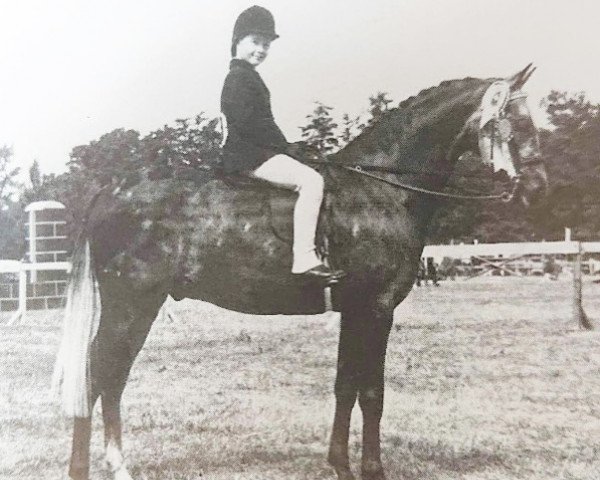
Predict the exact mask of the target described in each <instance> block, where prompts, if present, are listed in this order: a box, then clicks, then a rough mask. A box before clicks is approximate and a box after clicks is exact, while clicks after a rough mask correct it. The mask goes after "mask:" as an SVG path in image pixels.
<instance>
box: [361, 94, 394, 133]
mask: <svg viewBox="0 0 600 480" xmlns="http://www.w3.org/2000/svg"><path fill="white" fill-rule="evenodd" d="M392 102H393V100H392V99H391V98H388V93H387V92H377V93H376V94H375V95H372V96H370V97H369V115H370V116H371V117H370V118H369V119H368V120H367V123H368V125H372V124H373V123H375V122H377V121H378V120H379V119H380V118H381V116H382V115H383V114H384V113H385V112H387V111H388V110H389V104H390V103H392Z"/></svg>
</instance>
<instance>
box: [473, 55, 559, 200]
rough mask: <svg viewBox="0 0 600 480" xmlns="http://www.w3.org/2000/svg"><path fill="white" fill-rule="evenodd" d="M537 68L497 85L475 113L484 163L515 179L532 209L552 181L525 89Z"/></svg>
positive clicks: (522, 197) (499, 81) (489, 90)
mask: <svg viewBox="0 0 600 480" xmlns="http://www.w3.org/2000/svg"><path fill="white" fill-rule="evenodd" d="M534 70H535V68H531V64H530V65H528V66H527V67H525V69H523V70H522V71H520V72H518V73H517V74H516V75H514V76H512V77H510V78H507V79H504V80H497V81H495V82H493V83H492V84H491V85H490V87H489V88H488V89H487V90H486V92H485V94H484V96H483V99H482V101H481V107H480V108H479V109H478V111H477V112H476V113H475V115H474V118H473V119H472V121H473V120H474V121H475V122H476V125H477V126H478V129H477V130H478V137H479V150H480V154H481V157H482V160H483V161H484V162H487V163H491V164H492V165H493V166H494V170H495V171H498V170H505V171H506V173H508V175H510V176H511V177H513V178H515V180H516V182H517V186H516V188H515V195H514V196H515V197H517V198H520V199H521V200H522V202H523V203H524V204H525V205H526V206H528V205H529V204H531V203H532V202H534V201H536V200H537V199H539V198H541V197H542V196H543V195H544V194H545V193H546V191H547V187H548V178H547V175H546V168H545V165H544V163H543V161H542V157H541V153H540V143H539V138H538V132H537V129H536V127H535V125H534V123H533V119H532V118H531V113H530V111H529V108H528V106H527V95H526V94H525V93H524V92H523V91H522V90H521V87H522V86H523V85H524V84H525V82H526V81H527V80H528V79H529V77H530V76H531V74H532V73H533V71H534Z"/></svg>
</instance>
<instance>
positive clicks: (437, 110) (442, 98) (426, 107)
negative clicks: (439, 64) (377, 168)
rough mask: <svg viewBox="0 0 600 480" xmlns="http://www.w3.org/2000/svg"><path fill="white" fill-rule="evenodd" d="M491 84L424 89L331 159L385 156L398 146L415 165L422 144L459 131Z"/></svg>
mask: <svg viewBox="0 0 600 480" xmlns="http://www.w3.org/2000/svg"><path fill="white" fill-rule="evenodd" d="M494 80H495V79H485V80H482V79H477V78H471V77H467V78H463V79H459V80H446V81H443V82H442V83H440V84H439V85H438V86H436V87H430V88H427V89H424V90H422V91H421V92H419V93H418V94H417V95H415V96H412V97H409V98H407V99H406V100H403V101H402V102H400V103H399V105H398V106H397V107H395V108H392V109H390V110H388V111H386V112H384V113H383V114H382V116H381V117H380V118H379V119H378V121H376V122H374V123H373V124H371V125H368V126H367V127H366V128H365V129H364V130H363V131H362V132H361V134H360V135H358V136H357V137H356V138H354V139H353V140H352V141H351V142H350V143H348V145H346V146H345V147H344V148H343V149H341V150H340V151H338V152H337V153H335V154H334V155H333V157H335V159H336V160H338V161H344V159H347V158H353V159H356V158H358V157H361V156H363V155H365V154H367V155H369V154H376V153H378V152H382V151H383V152H388V153H389V151H390V149H391V147H392V145H394V144H398V143H400V145H401V148H402V150H404V151H405V153H411V155H409V156H406V157H407V158H408V157H410V158H412V159H413V160H414V161H416V162H418V161H419V158H418V157H419V155H418V151H420V150H421V151H422V150H423V149H424V148H425V143H428V144H429V145H430V146H431V140H432V136H433V135H435V134H441V135H443V134H444V133H448V132H456V133H458V132H459V131H460V129H461V128H462V126H463V125H464V122H465V120H466V117H468V116H469V115H470V114H471V113H472V112H473V111H474V109H475V108H477V106H478V105H479V102H480V101H481V98H482V96H483V94H484V93H485V90H486V88H487V87H488V86H489V85H490V84H491V83H492V82H493V81H494ZM456 133H454V135H455V134H456ZM454 135H453V136H454ZM422 140H423V141H422Z"/></svg>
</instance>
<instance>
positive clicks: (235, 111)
mask: <svg viewBox="0 0 600 480" xmlns="http://www.w3.org/2000/svg"><path fill="white" fill-rule="evenodd" d="M278 37H279V35H277V34H276V33H275V21H274V19H273V15H272V14H271V12H269V11H268V10H267V9H265V8H263V7H259V6H256V5H255V6H253V7H250V8H248V9H246V10H244V11H243V12H242V13H241V14H240V16H239V17H238V19H237V21H236V22H235V26H234V29H233V39H232V44H231V56H232V57H233V58H232V59H231V63H230V70H229V73H228V75H227V77H226V78H225V83H224V85H223V91H222V94H221V111H222V113H223V114H224V116H225V119H226V123H227V139H226V141H225V144H224V146H223V168H224V169H225V170H226V171H227V172H241V173H246V174H249V175H250V176H253V177H256V178H259V179H262V180H266V181H268V182H270V183H272V184H275V185H278V186H281V187H284V188H289V189H291V190H294V191H296V192H298V199H297V200H296V205H295V208H294V245H293V254H294V255H293V256H294V261H293V265H292V273H294V274H301V275H307V276H312V277H318V278H322V279H325V280H328V281H331V282H333V281H336V280H337V279H339V278H341V277H342V276H343V272H342V271H340V270H336V271H332V270H331V269H330V268H329V267H327V266H326V265H324V264H323V263H322V262H321V260H320V259H319V257H318V256H317V254H316V250H315V234H316V229H317V221H318V217H319V210H320V208H321V202H322V200H323V178H322V177H321V175H320V174H319V173H318V172H317V171H316V170H313V169H312V168H310V167H308V166H307V165H305V164H303V163H301V162H299V161H298V160H296V159H295V158H292V157H296V158H298V157H300V156H301V155H299V154H298V153H299V152H298V150H299V149H298V145H297V144H290V143H288V141H287V140H286V138H285V136H284V135H283V133H282V132H281V130H280V129H279V127H278V126H277V125H276V124H275V121H274V119H273V114H272V111H271V100H270V94H269V90H268V89H267V87H266V85H265V84H264V82H263V80H262V78H261V77H260V75H259V74H258V72H257V71H256V70H255V68H256V67H257V66H258V65H260V64H261V63H262V62H264V61H265V59H266V58H267V55H268V53H269V47H270V45H271V42H272V41H273V40H275V39H276V38H278Z"/></svg>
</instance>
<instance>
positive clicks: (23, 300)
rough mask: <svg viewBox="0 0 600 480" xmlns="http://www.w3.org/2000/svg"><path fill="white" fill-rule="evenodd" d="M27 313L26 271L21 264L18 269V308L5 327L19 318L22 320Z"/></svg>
mask: <svg viewBox="0 0 600 480" xmlns="http://www.w3.org/2000/svg"><path fill="white" fill-rule="evenodd" d="M26 311H27V270H26V269H25V265H23V264H21V268H20V269H19V306H18V308H17V311H16V312H15V313H14V314H13V316H12V317H10V320H9V321H8V324H7V325H12V324H13V323H15V322H16V321H17V320H18V319H19V318H22V317H23V316H24V315H25V312H26Z"/></svg>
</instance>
